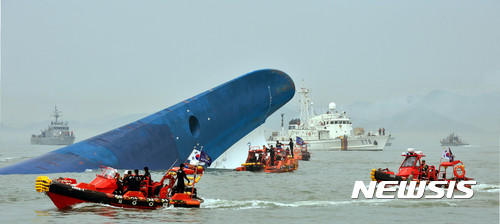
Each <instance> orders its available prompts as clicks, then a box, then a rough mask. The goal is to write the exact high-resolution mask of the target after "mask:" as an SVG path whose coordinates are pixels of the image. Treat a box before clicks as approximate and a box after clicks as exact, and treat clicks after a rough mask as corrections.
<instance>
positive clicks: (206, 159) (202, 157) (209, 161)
mask: <svg viewBox="0 0 500 224" xmlns="http://www.w3.org/2000/svg"><path fill="white" fill-rule="evenodd" d="M199 160H200V162H204V163H206V164H208V166H210V165H211V164H212V158H210V156H208V154H207V153H206V152H205V151H201V152H200V159H199Z"/></svg>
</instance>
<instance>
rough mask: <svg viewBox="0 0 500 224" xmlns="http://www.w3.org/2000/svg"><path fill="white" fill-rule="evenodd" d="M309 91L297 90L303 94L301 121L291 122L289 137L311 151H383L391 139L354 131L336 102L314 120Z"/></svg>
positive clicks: (349, 120) (383, 133) (359, 130)
mask: <svg viewBox="0 0 500 224" xmlns="http://www.w3.org/2000/svg"><path fill="white" fill-rule="evenodd" d="M310 92H311V91H310V90H309V89H307V88H305V87H302V88H301V89H300V90H299V91H297V93H299V94H301V95H302V96H301V99H300V119H295V120H292V121H290V123H289V127H288V138H292V139H293V140H294V141H295V139H296V138H297V137H300V138H302V139H303V140H304V141H305V142H306V143H307V144H308V149H309V150H326V151H336V150H346V151H381V150H383V149H384V147H385V145H386V144H387V141H388V139H389V137H390V135H386V134H385V130H383V131H382V130H379V133H367V134H365V133H364V130H363V129H362V128H356V129H353V127H352V122H351V119H350V118H349V117H347V115H346V112H345V111H343V112H341V113H339V112H338V111H337V108H336V104H335V103H333V102H332V103H330V104H329V110H328V112H326V113H325V114H320V115H316V116H312V117H311V116H310V114H312V112H311V113H310V111H311V109H312V102H311V100H310V98H309V96H308V95H309V93H310ZM309 105H311V107H310V106H309ZM273 140H274V139H273ZM286 142H288V141H286ZM274 143H275V141H274ZM271 144H272V143H271Z"/></svg>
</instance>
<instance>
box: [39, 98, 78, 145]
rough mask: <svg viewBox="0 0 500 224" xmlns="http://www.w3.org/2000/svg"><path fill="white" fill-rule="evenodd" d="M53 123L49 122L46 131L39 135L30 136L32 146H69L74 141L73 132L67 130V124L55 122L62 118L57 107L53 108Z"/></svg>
mask: <svg viewBox="0 0 500 224" xmlns="http://www.w3.org/2000/svg"><path fill="white" fill-rule="evenodd" d="M52 116H54V117H55V118H56V120H55V121H51V122H50V125H49V126H48V127H47V129H45V130H42V133H41V134H39V135H31V144H32V145H71V144H73V142H74V141H75V136H74V135H73V131H70V130H69V127H68V122H62V121H59V120H57V119H58V118H59V117H61V116H62V114H61V113H60V111H58V110H57V107H55V108H54V114H53V115H52Z"/></svg>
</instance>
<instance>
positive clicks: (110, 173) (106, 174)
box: [101, 167, 116, 179]
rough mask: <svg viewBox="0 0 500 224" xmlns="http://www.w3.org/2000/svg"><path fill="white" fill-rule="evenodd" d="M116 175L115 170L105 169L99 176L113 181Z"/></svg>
mask: <svg viewBox="0 0 500 224" xmlns="http://www.w3.org/2000/svg"><path fill="white" fill-rule="evenodd" d="M115 175H116V170H115V169H113V168H109V167H108V168H106V170H104V171H103V172H102V174H101V176H103V177H105V178H108V179H114V178H115Z"/></svg>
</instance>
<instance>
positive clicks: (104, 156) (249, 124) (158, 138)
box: [0, 69, 295, 174]
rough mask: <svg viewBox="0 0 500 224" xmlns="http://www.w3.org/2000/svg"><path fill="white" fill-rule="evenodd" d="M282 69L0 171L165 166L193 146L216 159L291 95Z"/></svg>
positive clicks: (247, 77)
mask: <svg viewBox="0 0 500 224" xmlns="http://www.w3.org/2000/svg"><path fill="white" fill-rule="evenodd" d="M294 94H295V84H294V82H293V80H292V79H291V78H290V76H288V75H287V74H286V73H284V72H282V71H279V70H271V69H264V70H258V71H254V72H251V73H248V74H246V75H243V76H240V77H238V78H236V79H234V80H231V81H229V82H227V83H224V84H222V85H220V86H218V87H215V88H213V89H209V90H207V91H205V92H203V93H201V94H199V95H196V96H194V97H191V98H189V99H187V100H185V101H183V102H180V103H178V104H176V105H173V106H171V107H169V108H166V109H164V110H161V111H159V112H157V113H154V114H152V115H150V116H148V117H145V118H143V119H141V120H138V121H135V122H133V123H130V124H127V125H125V126H122V127H119V128H117V129H114V130H111V131H109V132H106V133H103V134H101V135H98V136H95V137H92V138H90V139H87V140H84V141H81V142H78V143H75V144H73V145H69V146H66V147H63V148H60V149H58V150H55V151H52V152H49V153H47V154H44V155H41V156H39V157H35V158H32V159H29V160H26V161H23V162H20V163H17V164H14V165H11V166H7V167H3V168H0V174H40V173H56V172H83V171H85V170H86V169H95V168H98V167H99V166H100V165H105V166H112V167H114V168H118V169H142V168H143V167H144V166H148V167H149V168H150V169H155V170H159V169H168V168H169V167H170V166H171V165H172V164H173V163H174V162H175V161H178V162H177V163H179V162H184V161H185V160H186V158H187V157H188V156H189V154H190V153H191V152H192V150H193V148H194V147H195V146H198V147H197V148H198V149H199V148H200V146H203V151H205V152H206V153H208V155H209V156H210V157H211V158H212V159H213V160H215V159H217V158H218V157H219V156H220V155H221V154H222V153H224V152H225V151H226V150H227V149H228V148H229V147H230V146H231V145H233V144H234V143H235V142H237V141H238V140H239V139H241V138H242V137H244V136H245V135H246V134H248V133H249V132H251V131H252V130H254V129H255V128H257V127H259V126H260V125H262V124H263V123H264V122H265V121H266V119H267V117H269V116H270V115H271V114H272V113H274V112H275V111H276V110H278V109H279V108H280V107H281V106H283V105H284V104H286V103H287V102H288V101H290V100H291V99H292V98H293V95H294Z"/></svg>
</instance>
